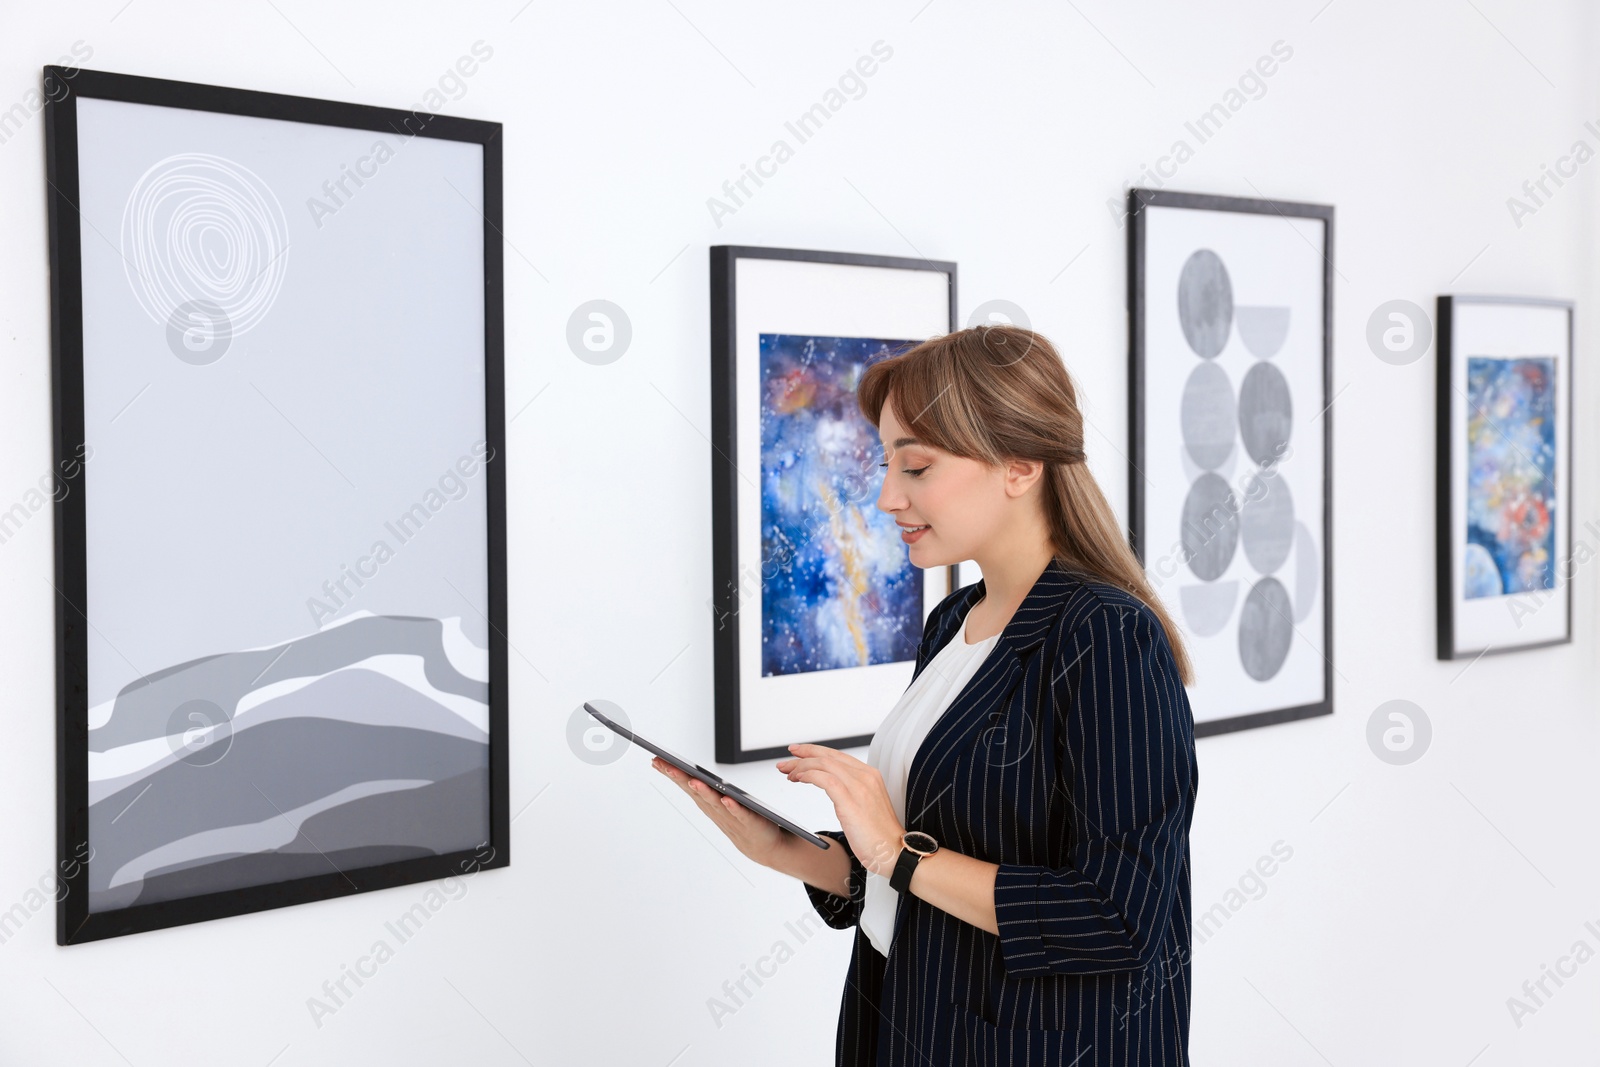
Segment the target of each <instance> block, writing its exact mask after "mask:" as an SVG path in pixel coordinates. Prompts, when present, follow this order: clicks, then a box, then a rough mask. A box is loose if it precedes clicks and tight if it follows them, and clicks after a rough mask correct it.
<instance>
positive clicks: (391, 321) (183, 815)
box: [55, 72, 505, 943]
mask: <svg viewBox="0 0 1600 1067" xmlns="http://www.w3.org/2000/svg"><path fill="white" fill-rule="evenodd" d="M130 82H131V83H134V84H133V86H132V87H131V88H130V87H129V83H130ZM102 85H103V86H104V89H105V92H104V93H103V94H99V95H97V94H96V93H95V92H93V91H91V90H92V89H93V88H94V87H96V86H102ZM74 87H75V93H74V96H73V98H71V99H70V100H69V102H68V103H69V105H70V112H69V113H68V112H66V111H65V110H60V111H58V112H57V113H56V114H57V118H56V119H55V121H56V122H57V125H58V128H57V130H56V136H57V137H58V139H61V138H64V137H68V136H70V137H71V139H72V144H73V149H74V157H73V163H74V167H73V170H72V172H71V173H70V175H69V176H68V180H69V181H71V182H72V183H73V184H74V186H75V188H74V196H73V199H74V201H75V203H74V205H73V206H74V208H75V209H76V210H75V211H74V212H73V215H72V217H73V218H74V219H81V222H82V225H81V235H79V234H78V233H77V231H72V234H73V236H75V237H76V239H70V238H68V237H67V236H66V235H65V234H63V235H60V236H61V238H62V240H61V242H60V244H59V245H58V246H57V247H56V249H55V251H56V255H57V259H58V261H59V262H61V263H64V264H65V270H66V271H67V272H70V273H72V274H73V276H74V277H73V280H74V282H75V283H76V284H77V285H78V286H79V287H80V288H81V307H82V313H81V323H76V322H72V321H71V320H68V322H67V326H68V331H67V332H68V333H69V335H70V334H71V333H72V332H74V331H72V330H71V329H70V328H71V327H76V332H81V342H79V344H80V345H81V348H80V349H79V350H78V351H69V352H66V353H60V352H58V356H57V358H58V361H59V362H60V363H61V364H62V365H64V366H66V367H67V368H68V370H70V371H77V370H78V368H80V367H81V385H80V386H79V389H78V392H77V395H75V396H69V397H66V398H65V399H64V401H63V403H66V404H70V405H72V406H73V407H75V408H76V409H77V410H78V411H79V412H81V415H80V417H81V430H75V431H73V432H74V433H76V432H81V434H82V438H83V440H84V441H86V442H87V443H88V444H90V445H92V446H93V451H92V457H93V460H92V462H86V463H85V473H84V479H83V489H82V493H81V494H80V495H79V497H78V498H77V499H75V500H74V501H73V503H72V507H74V508H76V509H79V510H78V511H77V513H76V514H74V513H72V512H70V511H69V512H67V513H66V517H65V520H64V522H63V525H64V528H66V529H68V530H75V531H76V532H74V533H73V534H71V537H72V539H73V541H74V549H73V551H74V552H75V553H76V558H75V559H74V558H72V557H70V556H68V557H64V561H63V562H62V564H61V566H62V567H63V571H62V573H64V574H65V575H66V577H65V578H64V579H63V583H62V584H63V589H64V592H63V595H65V596H68V597H69V599H72V600H74V601H75V602H77V603H81V604H83V605H85V607H84V608H83V618H84V619H85V621H86V622H87V624H88V629H87V631H86V633H85V634H84V636H83V638H82V640H83V641H84V643H85V646H86V647H85V649H84V652H83V654H82V656H81V661H80V662H77V663H74V664H73V669H75V670H79V671H81V672H82V673H81V683H79V684H78V685H76V686H75V687H73V688H72V690H71V691H70V692H69V693H68V694H67V697H66V699H67V701H68V703H67V705H66V709H65V710H64V711H63V716H64V720H65V721H66V722H67V723H68V724H69V730H73V731H78V732H77V733H76V736H78V737H81V738H82V740H80V741H79V742H78V743H79V745H80V746H82V747H81V748H80V749H79V755H78V757H77V759H78V760H83V763H81V764H80V763H77V762H76V761H69V762H68V764H67V766H68V771H67V772H64V777H63V781H64V782H66V781H68V780H72V781H74V782H76V783H77V784H75V785H73V786H72V791H71V792H70V794H69V793H68V792H66V789H67V787H66V786H63V789H64V793H63V795H64V796H66V797H67V800H66V801H64V804H65V806H66V807H67V810H68V811H69V812H71V813H72V814H71V815H70V818H71V820H73V824H72V825H73V827H74V828H73V829H71V830H70V831H69V832H70V834H71V836H72V837H73V838H74V842H72V843H75V842H76V841H77V840H83V839H86V845H87V850H88V851H89V852H90V853H91V858H90V860H89V862H88V863H87V865H86V873H85V874H84V875H83V885H82V886H81V888H82V890H83V892H81V893H78V892H75V893H73V894H72V898H71V904H70V906H71V907H72V908H75V909H79V911H78V912H76V914H75V918H74V919H73V921H72V924H71V927H70V929H69V928H67V927H65V926H64V927H63V929H64V931H65V933H64V934H63V935H62V936H63V940H64V943H65V942H66V941H70V940H73V939H78V938H84V939H93V938H94V937H104V936H112V935H115V934H119V933H125V932H130V931H133V930H138V929H148V928H151V927H154V926H163V925H172V924H173V923H174V922H187V921H194V919H195V918H208V917H213V916H218V915H223V914H235V913H238V912H241V911H248V910H256V909H258V908H261V907H273V906H279V905H281V904H285V903H295V902H297V901H300V900H306V899H317V898H318V897H320V896H329V895H335V894H339V893H346V892H352V891H357V890H360V889H365V888H376V887H378V886H380V885H398V884H402V883H404V882H407V881H417V880H420V879H422V878H427V877H435V878H436V877H440V876H443V875H444V874H446V873H448V871H449V870H450V869H451V868H452V867H453V866H454V861H455V859H456V858H458V857H460V856H461V855H463V854H468V853H473V852H474V851H475V850H480V849H489V846H490V842H491V841H492V840H496V839H497V838H496V829H495V821H496V816H495V812H496V810H497V809H498V808H499V807H500V806H501V805H502V804H503V801H502V800H500V799H499V798H498V797H497V790H498V791H499V792H502V793H503V790H504V782H503V778H501V779H500V781H499V784H498V786H497V784H496V774H495V770H494V768H495V764H496V759H497V757H496V755H495V753H496V750H497V739H498V738H499V737H500V736H501V734H500V729H497V728H496V727H495V726H494V725H493V723H494V721H495V720H496V716H502V718H500V720H499V721H501V722H502V723H503V721H504V719H503V715H504V696H503V689H502V690H501V693H500V695H498V696H495V695H494V690H495V687H494V686H492V685H491V673H492V672H491V655H492V651H493V650H494V649H495V648H497V647H498V648H501V649H503V648H504V645H503V643H501V644H498V645H497V642H496V638H495V634H496V629H497V627H496V623H494V622H492V621H491V620H492V618H494V617H497V616H498V617H499V618H501V619H502V622H501V624H500V626H501V627H503V609H502V608H501V607H499V606H497V605H499V604H503V597H504V593H503V576H502V577H499V578H497V577H496V575H498V574H502V572H501V571H499V570H498V569H497V567H498V565H497V564H492V562H491V561H492V560H493V559H495V558H498V557H496V555H495V553H496V551H497V550H496V549H495V547H494V546H495V544H496V543H497V542H496V539H495V538H494V537H493V536H492V535H491V527H492V524H493V522H494V519H493V515H494V507H495V505H494V504H493V503H492V500H493V499H494V497H495V496H496V495H497V494H498V493H499V492H500V491H501V490H500V488H499V486H500V485H501V484H502V483H501V482H500V481H498V480H497V479H498V478H499V472H500V464H499V463H498V462H497V460H498V458H499V457H498V456H497V450H496V448H495V447H494V442H497V441H498V440H500V434H501V432H502V431H501V429H500V427H501V425H502V423H501V421H500V416H498V415H494V416H491V410H492V409H495V408H501V409H503V400H502V399H501V396H500V394H499V393H498V385H497V384H495V383H497V382H498V380H499V371H498V370H494V369H492V368H496V367H498V366H499V359H500V357H499V355H498V351H499V350H498V342H492V341H491V335H495V331H494V330H491V329H490V328H489V324H490V323H491V321H496V320H494V319H493V316H494V315H498V302H497V301H498V298H497V297H495V298H494V299H495V301H496V302H495V303H494V305H493V308H494V310H493V311H491V307H490V304H489V303H488V299H489V298H487V297H486V294H488V293H492V292H497V291H498V287H499V284H500V279H499V266H498V264H499V261H498V258H493V257H491V256H490V255H489V254H488V253H487V252H486V241H485V229H486V224H485V220H486V218H489V217H490V216H491V215H494V216H498V212H499V208H498V204H497V203H492V202H491V196H490V190H491V189H495V190H497V189H498V185H497V182H498V179H497V178H496V179H495V180H494V181H493V182H491V181H490V180H488V178H487V175H488V174H489V170H490V166H491V164H490V159H489V157H488V151H489V150H488V149H487V148H486V142H489V141H491V140H492V139H493V138H495V137H497V136H498V132H497V131H498V127H497V126H495V125H494V124H492V123H472V122H469V121H468V120H460V119H453V120H450V121H451V122H453V123H456V124H457V125H456V126H455V128H454V131H455V132H454V134H446V133H444V132H441V131H440V130H438V129H437V127H435V126H430V124H429V123H428V122H425V121H423V120H422V119H421V118H420V117H418V116H415V115H411V114H407V113H405V112H389V111H384V110H382V109H375V108H373V109H367V108H360V107H355V106H354V105H337V104H332V103H327V102H317V103H318V105H319V106H316V107H313V108H311V110H312V111H313V113H314V114H315V116H316V117H315V118H311V117H299V118H290V117H287V116H291V115H294V116H299V115H302V112H303V110H304V108H305V107H306V106H307V105H308V104H309V102H306V101H300V100H298V98H282V97H267V96H264V95H263V94H244V95H245V96H248V97H249V98H250V99H249V100H248V101H243V100H241V98H240V95H239V94H237V93H236V91H233V90H223V89H216V88H214V87H207V86H187V85H184V84H182V83H171V82H155V83H152V82H148V81H141V80H138V79H129V80H126V81H124V80H122V79H120V78H119V76H117V75H105V74H97V73H95V72H80V75H79V77H78V78H77V79H75V81H74ZM140 91H142V92H148V93H152V94H155V95H157V96H158V97H159V98H160V100H161V101H162V102H161V103H152V102H146V101H144V100H140V99H130V98H128V94H130V93H133V94H134V95H137V92H140ZM80 94H81V95H80ZM190 98H193V99H195V100H197V101H200V102H201V103H197V104H195V105H194V106H185V105H184V104H183V101H185V100H188V99H190ZM206 103H209V104H211V105H212V106H210V107H207V106H204V105H205V104H206ZM229 106H239V107H241V108H243V110H244V111H245V113H241V114H234V113H229V112H228V110H227V107H229ZM274 108H281V109H282V111H283V113H284V115H285V116H286V117H284V118H276V117H274V118H268V117H264V115H265V114H270V113H274V112H273V110H272V109H274ZM341 108H343V109H344V110H340V109H341ZM68 114H69V115H70V124H69V122H68V118H67V117H64V116H66V115H68ZM324 119H327V120H329V121H323V120H324ZM335 119H343V120H344V122H343V123H340V122H337V121H334V120H335ZM363 124H366V125H365V126H363ZM424 128H426V134H424V133H422V132H420V131H422V130H423V129H424ZM493 165H494V166H495V167H498V154H496V155H495V156H494V164H493ZM380 168H381V169H380ZM351 174H356V175H360V176H362V180H361V181H359V182H355V181H353V180H351V179H350V178H349V177H348V175H351ZM330 186H331V187H332V188H334V189H335V190H342V195H339V196H337V197H336V200H337V207H336V208H335V209H333V210H329V209H328V204H327V198H328V195H329V194H328V193H327V192H326V189H327V188H328V187H330ZM497 197H498V194H497V192H496V193H495V196H494V198H493V199H494V200H497ZM491 263H492V264H493V266H492V267H491ZM62 314H63V313H62V311H61V309H59V308H58V316H62ZM73 339H74V340H75V341H76V340H77V338H76V337H74V338H73ZM491 352H492V353H494V354H493V355H492V356H491ZM63 432H64V433H67V431H63ZM70 436H71V434H68V437H69V438H70ZM69 443H70V442H69ZM60 447H62V445H61V444H58V448H60ZM78 568H81V570H79V569H78ZM78 575H81V577H78ZM75 583H76V584H77V585H79V586H81V588H78V589H77V590H76V591H75V592H73V593H68V592H66V590H67V589H71V588H73V587H74V585H75ZM71 639H72V634H71V632H70V631H69V633H68V635H67V637H66V638H64V639H63V640H64V642H65V641H68V640H71ZM502 659H503V655H502ZM494 670H497V671H498V670H503V662H502V663H501V664H500V665H499V666H496V667H495V668H494ZM74 702H76V703H74ZM74 723H76V724H77V725H75V726H74V725H72V724H74ZM501 758H503V757H501ZM502 766H503V764H502ZM502 774H503V772H502ZM80 835H81V837H80ZM478 855H479V856H482V853H481V852H479V853H478ZM485 860H486V862H484V863H483V864H481V865H495V866H498V865H503V863H504V862H505V861H504V858H503V857H502V858H500V859H499V862H493V854H492V850H491V852H490V856H489V857H485ZM74 888H75V889H77V888H79V887H76V886H75V887H74ZM179 904H181V905H182V907H181V908H180V907H174V905H179Z"/></svg>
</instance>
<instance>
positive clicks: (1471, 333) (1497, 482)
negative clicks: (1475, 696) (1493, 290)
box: [1435, 296, 1600, 660]
mask: <svg viewBox="0 0 1600 1067" xmlns="http://www.w3.org/2000/svg"><path fill="white" fill-rule="evenodd" d="M1572 313H1573V306H1572V301H1570V300H1544V299H1538V298H1532V297H1508V296H1441V297H1439V302H1438V318H1439V357H1438V390H1437V405H1438V406H1437V416H1436V418H1437V428H1438V435H1439V442H1438V451H1437V462H1438V472H1437V477H1438V494H1437V498H1438V500H1437V502H1438V514H1437V518H1436V520H1435V527H1436V530H1437V536H1438V560H1437V566H1438V601H1439V603H1438V619H1439V626H1438V630H1439V658H1440V659H1442V660H1448V659H1459V658H1462V657H1472V658H1476V657H1478V656H1482V655H1485V654H1487V653H1490V652H1511V651H1515V650H1517V649H1525V648H1537V647H1540V646H1543V645H1556V644H1563V643H1566V642H1569V641H1571V640H1572V584H1571V581H1570V579H1571V578H1572V567H1573V563H1572V559H1573V552H1572V548H1571V546H1572V393H1573V385H1572V375H1573V371H1572V336H1573V335H1572ZM1596 532H1597V533H1600V531H1596Z"/></svg>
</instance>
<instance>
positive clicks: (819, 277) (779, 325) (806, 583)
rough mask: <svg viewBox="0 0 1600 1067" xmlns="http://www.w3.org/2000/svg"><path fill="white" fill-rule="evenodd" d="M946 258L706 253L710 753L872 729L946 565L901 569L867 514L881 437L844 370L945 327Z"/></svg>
mask: <svg viewBox="0 0 1600 1067" xmlns="http://www.w3.org/2000/svg"><path fill="white" fill-rule="evenodd" d="M955 292H956V265H955V264H954V263H942V262H935V261H931V260H923V259H902V258H897V257H892V256H868V255H854V254H848V253H843V252H813V251H803V250H798V249H788V248H747V247H737V246H732V245H718V246H715V247H713V248H712V249H711V426H712V430H711V439H712V445H713V447H712V456H711V507H712V544H711V550H712V563H711V573H712V580H713V585H714V588H713V590H712V596H711V602H710V603H711V608H712V618H713V632H714V642H715V679H716V755H717V760H718V761H719V762H721V763H739V762H743V761H746V760H755V759H770V758H773V757H777V756H785V755H788V748H787V746H788V745H790V744H795V743H800V742H808V743H812V744H823V745H828V746H830V747H833V748H852V747H855V746H859V745H865V744H867V743H868V742H870V741H871V740H872V734H873V733H874V731H876V730H877V728H878V725H879V724H880V723H881V722H882V721H883V717H884V716H885V715H887V714H888V713H889V710H890V709H891V708H892V707H893V706H894V703H895V701H896V700H898V699H899V698H900V694H901V692H902V691H904V689H905V687H906V685H907V684H908V683H909V682H910V680H911V675H912V672H913V670H914V669H915V667H916V659H917V646H918V645H919V644H920V643H921V640H922V625H923V621H924V620H925V619H926V617H927V614H928V612H930V611H932V610H933V608H934V606H935V605H936V604H938V602H939V601H940V599H942V598H943V597H944V596H945V595H946V593H947V592H949V590H950V589H951V588H952V586H951V584H950V583H951V575H950V574H949V571H950V568H948V567H941V568H938V569H937V570H935V571H927V572H924V571H922V570H919V569H918V568H916V567H914V566H912V565H911V562H910V559H909V558H908V556H907V553H906V546H905V544H904V543H903V542H902V541H901V538H900V530H899V528H898V527H896V526H895V522H894V517H893V516H892V515H889V514H888V513H886V512H883V511H880V510H878V507H877V500H878V494H879V491H880V489H881V487H882V481H883V479H882V470H881V469H880V467H879V464H880V463H881V462H882V460H883V447H882V445H881V444H880V442H879V439H878V432H877V430H876V428H875V427H874V426H873V425H872V423H870V422H868V421H867V419H866V417H865V416H863V415H862V414H861V411H860V408H859V407H858V406H857V401H856V384H857V382H858V381H859V379H860V376H861V372H862V371H863V370H864V369H865V368H866V367H868V366H869V365H871V364H872V363H874V362H876V361H878V360H880V359H883V358H886V357H888V356H890V355H893V354H895V353H897V352H901V351H904V350H905V349H907V348H909V347H911V346H912V345H914V344H916V343H918V342H921V341H924V340H926V339H927V338H929V337H933V336H936V335H940V334H944V333H948V332H950V331H952V330H954V329H955V328H956V327H955V299H956V297H955Z"/></svg>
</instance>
